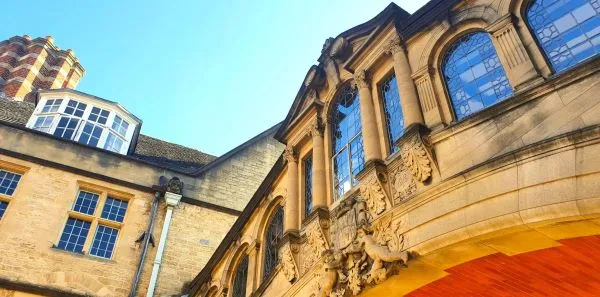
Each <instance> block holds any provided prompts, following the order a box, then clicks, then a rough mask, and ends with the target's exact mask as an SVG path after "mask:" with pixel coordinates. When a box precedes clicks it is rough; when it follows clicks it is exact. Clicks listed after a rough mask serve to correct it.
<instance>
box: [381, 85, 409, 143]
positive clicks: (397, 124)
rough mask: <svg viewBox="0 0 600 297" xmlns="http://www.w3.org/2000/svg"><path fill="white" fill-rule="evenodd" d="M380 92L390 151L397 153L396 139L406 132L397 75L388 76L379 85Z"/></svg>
mask: <svg viewBox="0 0 600 297" xmlns="http://www.w3.org/2000/svg"><path fill="white" fill-rule="evenodd" d="M379 92H380V93H381V98H383V108H384V110H385V121H386V124H387V132H388V141H389V142H390V151H391V152H392V153H395V152H396V151H398V149H399V148H398V146H396V141H398V139H400V137H402V134H404V115H403V114H402V106H400V93H399V92H398V82H397V81H396V75H391V76H390V77H389V78H387V79H386V80H385V81H384V82H383V83H382V84H381V86H380V87H379Z"/></svg>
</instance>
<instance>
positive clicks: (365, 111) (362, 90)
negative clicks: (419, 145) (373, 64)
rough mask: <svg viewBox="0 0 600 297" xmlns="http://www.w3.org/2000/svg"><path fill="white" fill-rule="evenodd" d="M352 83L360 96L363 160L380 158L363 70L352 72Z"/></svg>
mask: <svg viewBox="0 0 600 297" xmlns="http://www.w3.org/2000/svg"><path fill="white" fill-rule="evenodd" d="M354 83H355V84H356V87H357V88H358V94H359V97H360V119H361V124H362V137H363V145H364V149H365V162H369V161H373V160H381V146H380V144H379V133H378V132H377V120H376V117H375V107H374V106H373V97H372V96H371V88H370V80H369V78H368V77H367V72H366V71H365V70H357V71H356V72H355V73H354Z"/></svg>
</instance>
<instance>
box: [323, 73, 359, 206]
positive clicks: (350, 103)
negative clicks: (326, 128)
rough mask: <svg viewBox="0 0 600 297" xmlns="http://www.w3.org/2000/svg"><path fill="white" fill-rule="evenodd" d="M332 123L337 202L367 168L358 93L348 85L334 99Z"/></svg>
mask: <svg viewBox="0 0 600 297" xmlns="http://www.w3.org/2000/svg"><path fill="white" fill-rule="evenodd" d="M331 120H332V123H333V133H332V136H333V174H334V189H335V199H338V198H339V197H341V196H342V195H344V193H346V192H347V191H348V190H350V188H352V186H353V185H355V184H356V183H357V182H358V181H357V180H356V175H357V174H358V173H359V172H360V171H361V170H362V169H363V168H364V165H365V154H364V151H363V142H362V131H361V128H362V126H361V122H360V99H359V98H358V90H357V89H356V88H354V87H353V86H351V85H346V86H345V87H344V88H343V89H342V90H341V92H340V94H339V95H338V97H337V98H336V99H335V105H334V107H333V110H332V114H331Z"/></svg>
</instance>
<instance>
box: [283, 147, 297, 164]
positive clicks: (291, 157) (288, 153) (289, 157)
mask: <svg viewBox="0 0 600 297" xmlns="http://www.w3.org/2000/svg"><path fill="white" fill-rule="evenodd" d="M283 158H284V159H285V160H286V161H287V162H297V161H298V154H296V150H295V149H294V147H292V146H287V147H286V148H285V150H284V151H283Z"/></svg>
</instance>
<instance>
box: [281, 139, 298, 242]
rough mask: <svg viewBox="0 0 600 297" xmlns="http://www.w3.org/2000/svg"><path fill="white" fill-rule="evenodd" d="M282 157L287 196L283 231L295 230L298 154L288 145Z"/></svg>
mask: <svg viewBox="0 0 600 297" xmlns="http://www.w3.org/2000/svg"><path fill="white" fill-rule="evenodd" d="M283 157H284V158H285V160H286V161H287V172H286V178H287V197H285V206H284V224H283V231H284V232H283V233H288V232H297V231H298V230H299V229H300V228H299V227H300V226H299V222H298V219H299V215H298V208H299V207H298V204H299V196H298V155H297V154H296V151H295V150H294V148H293V147H291V146H288V147H287V148H286V149H285V151H284V152H283Z"/></svg>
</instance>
